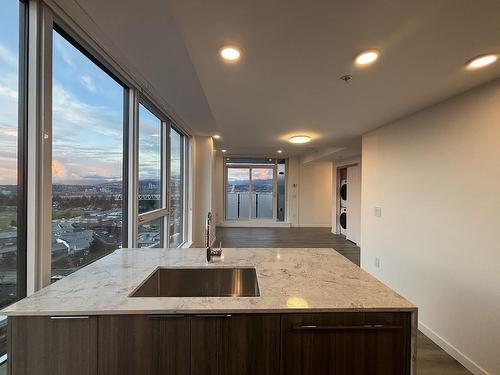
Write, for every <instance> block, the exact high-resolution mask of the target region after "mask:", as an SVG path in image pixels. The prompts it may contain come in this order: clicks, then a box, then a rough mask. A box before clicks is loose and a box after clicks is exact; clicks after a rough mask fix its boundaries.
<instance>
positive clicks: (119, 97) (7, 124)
mask: <svg viewBox="0 0 500 375" xmlns="http://www.w3.org/2000/svg"><path fill="white" fill-rule="evenodd" d="M17 12H18V1H17V0H5V1H4V0H2V12H0V184H15V183H16V168H17V164H16V160H17V126H18V125H17V110H18V109H17V96H18V94H17V91H18V89H17V85H18V83H17V80H18V61H17V60H18V54H19V51H18V41H19V39H18V30H19V25H18V18H17V17H13V15H17ZM123 95H124V91H123V87H122V86H121V85H120V84H119V83H117V82H116V81H115V80H113V79H112V78H111V77H110V76H108V75H107V74H106V73H105V72H104V71H102V70H101V69H100V68H98V67H97V66H96V65H95V64H94V63H93V62H91V61H90V60H89V59H88V58H87V57H85V56H84V55H83V54H82V53H81V52H80V51H78V50H77V49H76V48H75V47H73V46H72V45H71V44H70V43H69V42H67V41H66V40H65V39H64V38H63V37H61V36H60V35H59V34H58V33H57V32H53V90H52V101H53V103H52V107H53V112H52V115H53V125H52V133H53V134H52V147H53V152H52V175H53V176H52V177H53V182H54V183H68V184H94V183H102V182H109V181H117V180H120V179H121V178H122V160H123V110H124V109H123V99H124V98H123ZM139 129H140V137H139V149H140V158H139V159H140V160H139V163H140V168H139V171H140V172H139V173H140V178H141V179H143V178H144V179H145V178H148V179H149V178H159V174H160V166H161V164H160V161H159V157H158V151H159V150H160V141H161V137H160V135H161V122H160V121H159V120H158V119H157V118H156V117H155V116H154V115H153V114H152V113H150V112H149V111H148V110H147V109H145V108H143V107H141V108H140V124H139ZM173 147H176V148H177V149H178V147H179V145H178V143H175V142H173ZM174 151H176V150H174ZM174 163H178V160H175V161H174ZM173 169H175V168H173ZM177 169H178V168H177Z"/></svg>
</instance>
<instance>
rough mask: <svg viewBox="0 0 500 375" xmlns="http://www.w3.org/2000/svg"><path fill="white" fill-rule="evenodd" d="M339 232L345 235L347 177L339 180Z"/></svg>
mask: <svg viewBox="0 0 500 375" xmlns="http://www.w3.org/2000/svg"><path fill="white" fill-rule="evenodd" d="M339 195H340V220H339V221H340V234H343V235H347V178H343V179H342V180H340V191H339Z"/></svg>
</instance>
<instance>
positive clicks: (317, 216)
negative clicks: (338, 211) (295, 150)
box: [287, 157, 332, 227]
mask: <svg viewBox="0 0 500 375" xmlns="http://www.w3.org/2000/svg"><path fill="white" fill-rule="evenodd" d="M294 184H295V185H296V186H294ZM287 194H288V199H287V217H288V221H289V222H290V223H291V224H292V225H294V226H304V227H314V226H322V227H330V226H331V225H332V217H331V214H332V163H331V162H324V161H323V162H310V163H302V162H301V160H300V159H299V158H298V157H291V158H290V159H289V163H288V181H287Z"/></svg>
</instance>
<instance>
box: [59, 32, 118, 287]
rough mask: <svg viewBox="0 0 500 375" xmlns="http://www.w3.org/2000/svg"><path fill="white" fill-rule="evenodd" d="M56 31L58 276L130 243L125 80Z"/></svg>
mask: <svg viewBox="0 0 500 375" xmlns="http://www.w3.org/2000/svg"><path fill="white" fill-rule="evenodd" d="M62 34H63V32H62V31H56V30H54V32H53V58H52V64H53V73H52V249H51V252H52V279H53V280H57V279H59V278H61V277H63V276H65V275H67V274H69V273H72V272H74V271H76V270H77V269H79V268H81V267H83V266H85V265H86V264H88V263H91V262H93V261H95V260H96V259H99V258H101V257H102V256H104V255H107V254H109V253H111V252H113V251H114V250H116V249H118V248H120V247H121V246H122V227H123V219H124V217H123V199H122V196H123V194H122V192H123V143H124V142H123V137H124V115H123V114H124V87H123V86H122V85H121V84H120V83H118V82H117V81H116V80H115V79H114V78H113V77H111V76H110V75H109V74H108V73H107V72H105V71H104V70H103V69H101V68H100V67H99V66H98V65H97V64H96V63H94V62H93V61H92V60H91V59H90V58H88V57H87V56H86V55H85V54H84V53H82V52H80V50H79V49H78V48H76V46H75V45H74V43H72V42H71V41H70V40H68V38H67V37H65V36H63V35H62Z"/></svg>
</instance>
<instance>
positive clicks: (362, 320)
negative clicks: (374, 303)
mask: <svg viewBox="0 0 500 375" xmlns="http://www.w3.org/2000/svg"><path fill="white" fill-rule="evenodd" d="M410 332H411V331H410V314H409V313H331V314H326V313H325V314H288V315H286V314H284V315H282V353H281V358H282V361H281V363H282V366H281V369H282V371H281V374H283V375H285V374H286V375H309V374H325V375H333V374H342V375H346V374H352V375H358V374H359V375H364V374H373V375H376V374H380V375H391V374H394V375H401V374H409V370H410V366H409V364H410Z"/></svg>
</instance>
